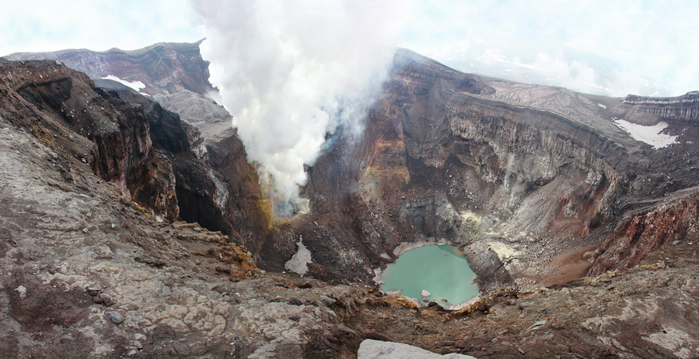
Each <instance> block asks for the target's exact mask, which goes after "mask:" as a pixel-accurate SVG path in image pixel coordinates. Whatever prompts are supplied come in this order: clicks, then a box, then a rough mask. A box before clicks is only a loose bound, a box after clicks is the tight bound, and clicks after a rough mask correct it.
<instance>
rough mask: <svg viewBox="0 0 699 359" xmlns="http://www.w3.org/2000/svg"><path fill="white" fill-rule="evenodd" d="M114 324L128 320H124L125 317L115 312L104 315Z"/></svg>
mask: <svg viewBox="0 0 699 359" xmlns="http://www.w3.org/2000/svg"><path fill="white" fill-rule="evenodd" d="M104 314H105V315H106V316H107V317H108V318H109V319H110V320H111V321H112V323H114V324H119V323H121V322H123V321H124V320H125V319H126V318H124V316H123V315H121V314H119V313H117V312H115V311H109V312H106V313H104Z"/></svg>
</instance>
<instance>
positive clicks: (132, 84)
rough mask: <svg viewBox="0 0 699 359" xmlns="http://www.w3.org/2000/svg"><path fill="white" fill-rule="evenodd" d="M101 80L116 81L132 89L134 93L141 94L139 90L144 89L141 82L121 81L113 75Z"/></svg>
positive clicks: (144, 86)
mask: <svg viewBox="0 0 699 359" xmlns="http://www.w3.org/2000/svg"><path fill="white" fill-rule="evenodd" d="M102 79H104V80H112V81H116V82H118V83H120V84H122V85H124V86H128V87H130V88H132V89H133V90H134V91H136V92H141V90H143V89H145V88H146V85H144V84H143V82H141V81H134V82H129V81H126V80H122V79H120V78H118V77H116V76H114V75H109V76H107V77H103V78H102Z"/></svg>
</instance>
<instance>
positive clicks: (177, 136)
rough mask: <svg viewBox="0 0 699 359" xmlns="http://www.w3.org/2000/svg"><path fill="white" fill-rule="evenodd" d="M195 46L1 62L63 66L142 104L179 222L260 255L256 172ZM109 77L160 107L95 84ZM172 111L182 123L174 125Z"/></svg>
mask: <svg viewBox="0 0 699 359" xmlns="http://www.w3.org/2000/svg"><path fill="white" fill-rule="evenodd" d="M199 44H200V42H197V43H192V44H188V43H184V44H177V43H160V44H155V45H152V46H149V47H146V48H143V49H139V50H135V51H123V50H119V49H112V50H109V51H106V52H93V51H89V50H64V51H58V52H50V53H18V54H13V55H10V56H7V57H6V58H9V59H22V60H29V59H52V60H56V61H60V62H61V63H63V64H65V65H66V66H67V67H70V68H73V69H75V70H78V71H82V72H84V73H85V74H87V75H89V76H90V77H91V78H93V79H98V80H96V82H97V83H98V85H99V86H100V87H102V88H105V89H108V90H109V91H112V92H117V93H119V97H121V98H124V100H126V101H129V102H136V103H139V104H141V106H142V107H143V108H144V111H145V115H146V117H147V118H148V123H149V125H150V133H151V137H152V138H153V139H154V141H155V145H156V147H158V148H162V149H163V152H164V153H165V154H164V155H163V156H164V157H166V158H167V159H166V161H165V162H166V163H165V164H163V165H162V166H168V168H171V169H172V173H173V175H174V176H173V180H174V181H173V182H174V183H176V186H175V187H176V188H175V191H174V192H175V193H176V196H177V200H178V203H179V215H180V216H181V218H182V219H185V220H187V221H192V222H198V223H200V224H201V225H203V226H205V227H206V228H209V229H212V230H220V231H223V232H225V233H226V234H230V235H232V236H233V237H234V240H235V241H236V242H238V243H241V244H244V245H246V246H248V247H249V248H250V249H253V250H254V251H255V252H257V250H256V249H259V247H260V245H261V243H262V242H263V240H264V238H265V235H266V231H267V229H268V225H269V210H268V209H267V208H265V207H264V206H263V205H261V204H260V203H261V202H260V201H261V198H262V194H261V190H260V187H259V184H258V177H257V172H256V170H255V168H254V167H253V166H252V165H251V164H248V163H247V158H246V157H247V154H246V152H245V148H244V147H243V144H242V142H241V141H240V139H239V138H238V135H237V133H236V131H235V129H233V128H232V127H231V117H230V115H229V114H228V112H227V111H226V110H225V109H224V108H223V107H221V106H220V105H218V104H216V103H215V102H214V101H212V100H211V99H210V98H207V97H205V96H204V94H207V93H209V92H211V91H214V89H213V87H212V86H211V84H210V83H209V80H208V79H209V71H208V63H207V62H206V61H204V60H203V59H202V58H201V54H200V52H199ZM108 75H113V76H116V77H118V78H120V79H122V80H125V81H129V82H136V81H140V82H142V83H143V84H144V85H145V89H144V90H141V91H140V92H144V93H147V94H151V95H154V96H153V99H154V100H156V101H157V103H156V102H154V101H151V100H147V99H146V98H143V97H141V96H138V95H135V94H133V93H132V91H131V90H130V89H129V88H128V87H127V86H123V85H121V84H118V83H117V82H115V81H109V80H99V79H101V78H104V77H106V76H108ZM161 105H162V106H161ZM166 110H167V111H166ZM169 111H172V112H174V113H176V114H178V115H179V116H180V117H179V118H177V119H173V116H174V114H173V113H171V112H169ZM86 118H90V117H89V116H87V117H86ZM180 118H181V119H182V120H183V121H184V122H185V123H181V122H180ZM190 125H191V126H190ZM192 126H193V127H194V128H193V127H192ZM146 137H147V136H146ZM192 154H193V156H192ZM162 166H161V167H162ZM139 193H141V194H142V195H143V196H142V198H140V200H143V201H146V200H147V199H148V198H151V197H152V196H151V195H152V191H141V192H139ZM175 217H177V216H175Z"/></svg>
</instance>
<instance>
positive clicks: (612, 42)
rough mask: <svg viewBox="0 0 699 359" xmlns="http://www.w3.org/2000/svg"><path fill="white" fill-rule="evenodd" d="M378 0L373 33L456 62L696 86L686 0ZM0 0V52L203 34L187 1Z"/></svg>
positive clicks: (600, 82) (612, 81) (698, 75)
mask: <svg viewBox="0 0 699 359" xmlns="http://www.w3.org/2000/svg"><path fill="white" fill-rule="evenodd" d="M237 2H238V3H245V2H250V1H249V0H248V1H237ZM194 3H196V1H194ZM220 3H226V2H220ZM228 3H236V1H230V2H228ZM296 3H300V4H305V5H306V7H307V8H312V7H315V8H317V9H318V10H317V11H320V12H322V11H325V10H327V7H328V6H323V5H322V4H323V3H327V2H322V1H303V0H300V1H296ZM330 3H332V2H330ZM363 3H364V4H369V5H368V6H371V5H372V4H376V3H381V2H376V1H374V2H363ZM389 3H392V4H393V5H394V6H393V8H392V9H388V10H387V9H385V7H384V8H382V9H378V10H377V11H381V12H383V13H381V14H380V15H381V16H380V17H381V18H383V19H384V20H382V21H385V22H388V23H390V24H391V26H393V28H392V29H386V28H383V29H382V31H388V32H390V34H389V36H385V35H386V34H381V37H382V38H384V39H386V38H390V39H391V40H392V41H391V43H387V44H386V45H389V46H401V47H407V48H410V49H412V50H415V51H417V52H419V53H422V54H424V55H426V56H430V57H433V58H435V59H437V60H438V61H440V62H443V63H445V64H447V65H450V66H453V67H455V68H457V69H459V70H463V71H470V72H476V73H480V74H485V75H490V76H496V77H505V78H510V79H514V80H518V81H523V82H533V83H542V84H548V85H556V86H563V87H568V88H571V89H573V90H577V91H582V92H591V93H597V94H605V95H611V96H624V95H626V94H629V93H633V94H639V95H660V96H676V95H681V94H683V93H686V92H688V91H691V90H697V89H699V62H697V61H696V59H697V55H699V41H697V40H699V21H696V18H697V17H698V16H699V2H697V1H683V0H675V1H672V2H666V1H644V0H641V1H615V0H605V1H597V0H593V1H581V0H577V1H565V0H561V1H552V0H547V1H542V0H527V1H504V0H441V1H437V0H435V1H418V0H406V1H389ZM319 4H320V5H319ZM0 6H1V8H2V9H3V11H2V12H1V13H0V34H2V37H1V38H2V40H1V41H0V55H5V54H9V53H12V52H17V51H49V50H60V49H65V48H88V49H91V50H97V51H103V50H107V49H110V48H112V47H118V48H122V49H125V50H131V49H137V48H141V47H145V46H148V45H151V44H153V43H156V42H162V41H173V42H194V41H197V40H199V39H201V38H204V37H206V36H207V29H206V27H205V26H204V24H203V21H202V19H201V16H200V14H199V13H198V12H197V10H196V9H195V7H196V4H194V5H193V4H192V2H190V1H189V0H110V1H106V0H68V1H55V0H51V1H47V0H33V1H16V0H0ZM379 21H380V20H379Z"/></svg>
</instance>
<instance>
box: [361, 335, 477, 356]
mask: <svg viewBox="0 0 699 359" xmlns="http://www.w3.org/2000/svg"><path fill="white" fill-rule="evenodd" d="M403 358H410V359H439V358H447V359H475V358H474V357H472V356H470V355H463V354H445V355H440V354H437V353H433V352H430V351H427V350H425V349H422V348H418V347H414V346H412V345H408V344H403V343H393V342H382V341H379V340H372V339H366V340H364V341H362V344H361V345H359V351H358V352H357V359H403Z"/></svg>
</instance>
